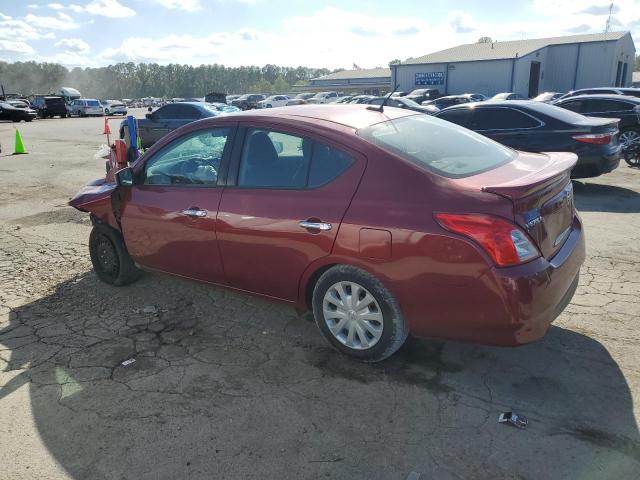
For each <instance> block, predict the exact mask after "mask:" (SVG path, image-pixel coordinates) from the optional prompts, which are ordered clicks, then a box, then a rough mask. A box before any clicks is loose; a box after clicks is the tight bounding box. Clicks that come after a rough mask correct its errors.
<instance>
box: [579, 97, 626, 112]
mask: <svg viewBox="0 0 640 480" xmlns="http://www.w3.org/2000/svg"><path fill="white" fill-rule="evenodd" d="M588 108H589V110H587V111H588V112H625V111H627V110H633V105H631V104H630V103H626V102H616V101H615V100H589V101H588Z"/></svg>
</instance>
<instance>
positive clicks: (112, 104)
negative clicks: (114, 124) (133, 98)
mask: <svg viewBox="0 0 640 480" xmlns="http://www.w3.org/2000/svg"><path fill="white" fill-rule="evenodd" d="M100 104H101V105H102V107H103V108H104V114H105V115H123V116H125V115H126V114H127V106H126V105H125V104H124V102H119V101H118V100H102V101H101V102H100Z"/></svg>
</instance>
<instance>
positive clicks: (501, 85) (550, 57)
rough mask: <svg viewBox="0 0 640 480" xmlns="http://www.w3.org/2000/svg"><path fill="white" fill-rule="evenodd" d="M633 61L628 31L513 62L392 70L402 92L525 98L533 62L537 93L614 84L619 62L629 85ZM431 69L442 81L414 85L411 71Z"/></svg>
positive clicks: (625, 81)
mask: <svg viewBox="0 0 640 480" xmlns="http://www.w3.org/2000/svg"><path fill="white" fill-rule="evenodd" d="M634 59H635V47H634V45H633V40H632V39H631V35H629V34H627V35H625V36H624V37H622V38H621V39H619V40H617V41H608V42H587V43H582V44H567V45H550V46H548V47H545V48H542V49H540V50H538V51H535V52H532V53H530V54H529V55H526V56H524V57H520V58H517V59H515V60H488V61H475V62H460V63H439V64H424V65H397V66H395V67H394V68H392V71H391V78H392V80H391V84H392V85H395V84H396V83H399V84H400V90H404V91H411V90H414V89H416V88H437V89H439V90H440V92H442V93H443V94H445V93H446V94H449V95H454V94H459V93H469V92H474V93H482V94H484V95H488V96H492V95H495V94H496V93H500V92H510V91H514V92H516V93H519V94H521V95H524V96H525V97H526V96H527V95H528V94H529V74H530V71H531V63H532V62H540V82H539V86H538V92H539V93H542V92H545V91H547V92H551V91H553V92H568V91H569V90H574V89H578V88H589V87H607V86H614V85H615V81H616V74H617V69H618V62H619V61H621V62H623V63H626V64H627V69H626V76H625V78H624V81H623V85H624V86H628V85H630V84H631V78H632V71H633V65H634V63H633V62H634ZM576 64H577V70H576ZM512 69H513V82H512V77H511V73H512ZM429 72H444V73H445V80H444V82H443V83H442V84H441V85H424V86H423V85H416V83H415V74H416V73H429Z"/></svg>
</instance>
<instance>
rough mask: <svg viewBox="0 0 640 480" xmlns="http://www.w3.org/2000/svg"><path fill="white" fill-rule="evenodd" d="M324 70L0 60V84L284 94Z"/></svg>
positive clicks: (38, 88)
mask: <svg viewBox="0 0 640 480" xmlns="http://www.w3.org/2000/svg"><path fill="white" fill-rule="evenodd" d="M331 72H332V70H329V69H326V68H308V67H280V66H277V65H270V64H268V65H265V66H263V67H258V66H247V67H225V66H224V65H219V64H213V65H200V66H196V67H194V66H191V65H179V64H169V65H158V64H157V63H149V64H147V63H138V64H136V63H133V62H129V63H117V64H115V65H109V66H107V67H99V68H79V67H76V68H74V69H72V70H68V69H67V68H65V67H64V66H63V65H60V64H57V63H37V62H16V63H7V62H0V83H1V84H2V85H4V89H5V91H6V93H21V94H22V95H31V94H37V93H53V92H58V91H59V90H60V88H61V87H63V86H64V87H73V88H76V89H78V90H79V91H80V92H81V93H82V95H84V96H85V97H89V98H114V99H121V98H143V97H164V98H173V97H183V98H184V97H203V96H204V95H205V94H206V93H208V92H222V93H229V94H230V93H248V92H256V93H285V92H288V91H291V87H292V86H293V85H305V84H306V83H307V82H308V81H309V80H310V79H312V78H316V77H319V76H322V75H327V74H328V73H331Z"/></svg>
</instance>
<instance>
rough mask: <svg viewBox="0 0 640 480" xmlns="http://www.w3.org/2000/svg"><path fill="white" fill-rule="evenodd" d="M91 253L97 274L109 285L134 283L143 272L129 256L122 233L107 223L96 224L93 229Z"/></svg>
mask: <svg viewBox="0 0 640 480" xmlns="http://www.w3.org/2000/svg"><path fill="white" fill-rule="evenodd" d="M89 254H90V255H91V263H92V264H93V269H94V271H95V272H96V275H98V278H100V280H102V281H103V282H105V283H108V284H109V285H115V286H121V285H126V284H128V283H132V282H134V281H136V280H137V279H138V278H139V277H140V274H141V273H142V272H141V271H140V270H139V269H138V268H137V267H136V266H135V264H134V263H133V260H132V259H131V257H130V256H129V252H127V247H126V246H125V244H124V241H123V240H122V235H121V234H120V233H119V232H117V231H116V230H114V229H113V228H111V227H108V226H106V225H103V224H96V225H94V227H93V230H91V234H90V235H89Z"/></svg>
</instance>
